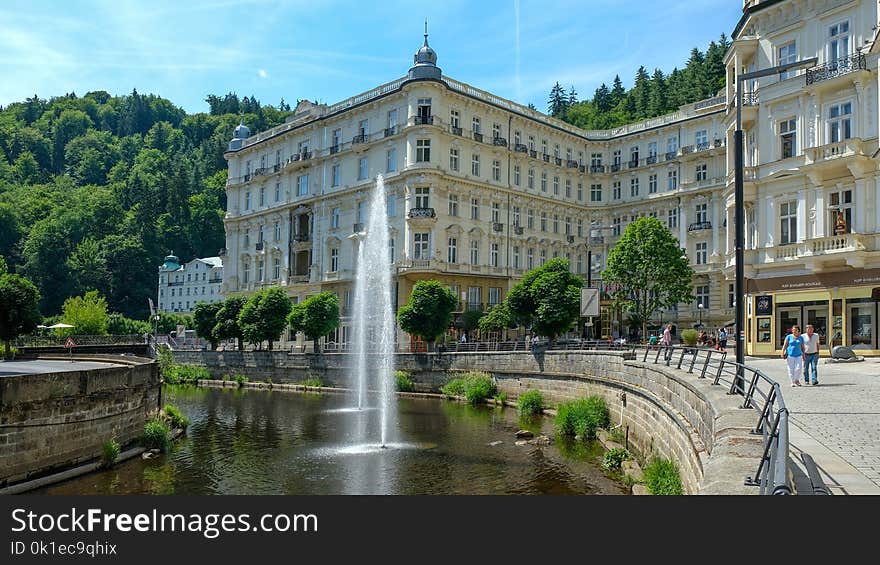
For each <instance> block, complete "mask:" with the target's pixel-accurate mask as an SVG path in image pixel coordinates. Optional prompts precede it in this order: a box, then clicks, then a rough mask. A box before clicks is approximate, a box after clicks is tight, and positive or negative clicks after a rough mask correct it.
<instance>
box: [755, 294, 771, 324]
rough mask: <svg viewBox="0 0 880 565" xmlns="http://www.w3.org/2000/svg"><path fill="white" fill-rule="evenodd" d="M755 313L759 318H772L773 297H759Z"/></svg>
mask: <svg viewBox="0 0 880 565" xmlns="http://www.w3.org/2000/svg"><path fill="white" fill-rule="evenodd" d="M755 312H756V314H757V315H758V316H772V315H773V297H772V296H759V297H757V298H756V299H755ZM768 329H769V328H768Z"/></svg>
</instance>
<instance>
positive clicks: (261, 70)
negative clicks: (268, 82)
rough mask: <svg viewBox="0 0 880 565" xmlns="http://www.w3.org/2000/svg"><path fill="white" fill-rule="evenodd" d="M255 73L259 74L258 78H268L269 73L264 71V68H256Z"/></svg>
mask: <svg viewBox="0 0 880 565" xmlns="http://www.w3.org/2000/svg"><path fill="white" fill-rule="evenodd" d="M257 74H258V75H260V78H269V73H267V72H266V69H257Z"/></svg>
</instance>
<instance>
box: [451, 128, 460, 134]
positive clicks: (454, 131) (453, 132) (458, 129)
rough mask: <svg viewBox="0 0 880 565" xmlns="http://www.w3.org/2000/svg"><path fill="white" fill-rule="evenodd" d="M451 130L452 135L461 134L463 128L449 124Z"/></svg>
mask: <svg viewBox="0 0 880 565" xmlns="http://www.w3.org/2000/svg"><path fill="white" fill-rule="evenodd" d="M449 131H451V132H452V135H461V128H460V127H458V126H449Z"/></svg>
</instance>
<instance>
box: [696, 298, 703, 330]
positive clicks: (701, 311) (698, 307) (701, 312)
mask: <svg viewBox="0 0 880 565" xmlns="http://www.w3.org/2000/svg"><path fill="white" fill-rule="evenodd" d="M697 310H699V311H700V329H703V303H702V302H700V303H699V304H697Z"/></svg>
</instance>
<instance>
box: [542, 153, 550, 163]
mask: <svg viewBox="0 0 880 565" xmlns="http://www.w3.org/2000/svg"><path fill="white" fill-rule="evenodd" d="M541 159H544V162H545V163H549V162H550V154H549V153H542V154H541Z"/></svg>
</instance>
